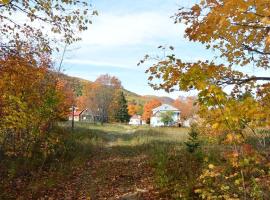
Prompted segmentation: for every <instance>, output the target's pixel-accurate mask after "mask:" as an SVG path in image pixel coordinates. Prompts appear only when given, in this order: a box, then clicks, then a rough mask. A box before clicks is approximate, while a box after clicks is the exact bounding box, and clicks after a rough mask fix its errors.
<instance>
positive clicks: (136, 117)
mask: <svg viewBox="0 0 270 200" xmlns="http://www.w3.org/2000/svg"><path fill="white" fill-rule="evenodd" d="M130 119H141V115H133V116H132V117H131V118H130Z"/></svg>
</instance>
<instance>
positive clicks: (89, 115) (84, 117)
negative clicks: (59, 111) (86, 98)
mask: <svg viewBox="0 0 270 200" xmlns="http://www.w3.org/2000/svg"><path fill="white" fill-rule="evenodd" d="M68 119H69V120H70V121H71V120H72V112H71V113H70V114H69V116H68ZM74 121H75V122H79V121H80V122H91V123H95V122H99V121H100V117H99V116H98V115H95V114H94V113H93V112H92V111H91V110H90V109H84V110H82V111H80V110H77V109H75V111H74Z"/></svg>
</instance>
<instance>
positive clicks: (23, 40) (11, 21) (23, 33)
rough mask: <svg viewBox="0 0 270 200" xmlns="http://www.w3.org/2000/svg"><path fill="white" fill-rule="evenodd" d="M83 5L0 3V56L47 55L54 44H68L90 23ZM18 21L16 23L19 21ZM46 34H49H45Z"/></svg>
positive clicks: (34, 0)
mask: <svg viewBox="0 0 270 200" xmlns="http://www.w3.org/2000/svg"><path fill="white" fill-rule="evenodd" d="M89 10H90V6H89V4H88V2H87V1H83V0H82V1H77V0H69V1H64V0H60V1H58V0H52V1H40V0H31V1H30V0H24V1H14V0H2V1H0V19H1V27H0V31H1V37H2V39H1V42H0V50H1V55H6V54H10V53H20V54H22V53H29V54H36V55H37V56H38V57H40V56H41V55H42V53H44V52H47V53H48V54H51V53H52V52H53V51H54V50H58V47H57V46H54V44H56V42H57V43H58V42H59V41H61V40H62V41H63V42H64V43H66V44H71V43H73V42H75V41H77V40H78V39H79V34H78V33H79V32H80V31H84V30H86V29H87V27H88V24H90V23H91V20H90V14H94V15H96V14H97V12H96V11H93V12H92V13H90V12H89ZM19 19H20V20H19ZM48 32H50V34H47V33H48Z"/></svg>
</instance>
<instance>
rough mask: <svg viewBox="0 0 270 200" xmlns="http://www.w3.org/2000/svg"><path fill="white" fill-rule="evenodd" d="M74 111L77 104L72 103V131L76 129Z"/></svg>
mask: <svg viewBox="0 0 270 200" xmlns="http://www.w3.org/2000/svg"><path fill="white" fill-rule="evenodd" d="M74 112H75V106H74V105H72V121H71V128H72V131H73V130H74Z"/></svg>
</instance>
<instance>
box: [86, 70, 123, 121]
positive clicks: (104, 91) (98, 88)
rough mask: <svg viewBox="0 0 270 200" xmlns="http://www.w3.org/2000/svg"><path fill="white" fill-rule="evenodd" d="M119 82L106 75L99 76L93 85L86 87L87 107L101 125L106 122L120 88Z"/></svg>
mask: <svg viewBox="0 0 270 200" xmlns="http://www.w3.org/2000/svg"><path fill="white" fill-rule="evenodd" d="M121 87H122V86H121V81H120V80H119V79H117V78H116V77H114V76H109V75H108V74H105V75H101V76H99V77H98V78H97V79H96V81H95V82H94V83H93V84H90V85H89V86H88V89H87V90H88V91H87V92H86V94H87V95H86V96H87V100H86V101H87V107H88V108H89V109H91V111H92V112H93V113H95V115H97V116H99V117H100V120H101V122H102V123H104V122H108V120H109V116H110V109H111V107H114V106H113V104H112V103H113V102H114V101H113V100H114V97H115V94H116V92H117V91H118V90H119V89H120V88H121Z"/></svg>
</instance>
